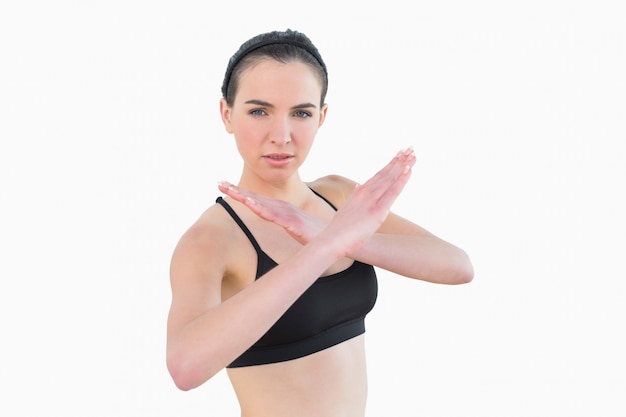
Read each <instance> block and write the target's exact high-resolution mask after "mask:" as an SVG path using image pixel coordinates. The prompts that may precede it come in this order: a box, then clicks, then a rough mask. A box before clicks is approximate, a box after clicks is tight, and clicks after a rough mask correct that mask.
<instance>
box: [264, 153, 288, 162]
mask: <svg viewBox="0 0 626 417" xmlns="http://www.w3.org/2000/svg"><path fill="white" fill-rule="evenodd" d="M263 158H267V159H272V160H275V161H282V160H285V159H292V158H293V155H290V154H286V153H271V154H268V155H263Z"/></svg>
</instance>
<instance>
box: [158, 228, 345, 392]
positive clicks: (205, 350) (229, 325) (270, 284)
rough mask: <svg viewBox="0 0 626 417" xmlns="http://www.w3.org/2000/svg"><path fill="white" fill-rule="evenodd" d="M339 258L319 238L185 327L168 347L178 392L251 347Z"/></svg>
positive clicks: (201, 379)
mask: <svg viewBox="0 0 626 417" xmlns="http://www.w3.org/2000/svg"><path fill="white" fill-rule="evenodd" d="M338 257H339V256H338V255H337V254H336V252H333V248H332V246H331V245H329V244H328V243H327V242H324V239H315V240H313V241H311V242H310V243H309V244H307V245H306V246H304V247H303V248H302V249H301V250H300V251H299V252H297V253H296V254H295V255H294V256H293V257H291V258H290V259H288V260H287V261H285V262H283V263H281V264H280V265H278V266H277V267H275V268H274V269H272V270H271V271H269V272H268V273H266V274H265V275H264V276H263V278H262V279H259V280H256V281H254V283H252V284H251V285H249V286H248V287H246V288H245V289H243V290H241V291H240V292H238V293H237V294H235V295H233V296H232V297H230V298H229V299H227V300H225V301H224V302H222V303H220V304H219V305H216V306H215V307H213V308H212V309H210V310H208V311H207V312H205V313H204V314H202V315H200V316H199V317H197V318H196V319H194V320H192V321H190V322H189V323H188V324H187V325H185V326H184V327H183V328H182V329H181V330H180V332H179V333H178V334H177V335H176V336H175V337H173V338H172V339H171V341H170V346H168V366H169V367H170V372H171V373H172V376H173V378H174V381H175V382H176V384H177V385H178V386H179V388H181V389H184V390H188V389H192V388H195V387H197V386H199V385H201V384H202V383H204V382H205V381H207V380H208V379H210V378H211V377H212V376H214V375H215V374H216V373H217V372H219V371H220V370H221V369H223V368H224V367H226V366H227V365H228V364H229V363H231V362H232V361H233V360H234V359H236V358H237V357H238V356H239V355H240V354H241V353H243V352H244V351H245V350H246V349H248V348H249V347H250V346H251V345H253V344H254V343H255V342H256V341H257V340H258V339H259V338H260V337H261V336H262V335H263V334H265V332H267V330H268V329H269V328H270V327H271V326H272V325H273V324H274V323H275V322H276V321H277V320H278V319H279V318H280V317H281V316H282V315H283V314H284V312H285V311H286V310H287V309H288V308H289V307H290V306H291V305H292V304H293V303H294V302H295V301H296V300H297V298H298V297H299V296H300V295H302V293H303V292H304V291H305V290H306V289H307V288H308V287H309V286H310V285H311V284H312V283H313V282H314V281H315V280H316V279H317V278H318V277H319V276H320V275H321V274H322V273H323V272H324V270H325V269H326V268H327V267H328V266H329V265H331V264H332V263H333V262H335V261H336V260H337V259H338Z"/></svg>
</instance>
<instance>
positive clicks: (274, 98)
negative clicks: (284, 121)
mask: <svg viewBox="0 0 626 417" xmlns="http://www.w3.org/2000/svg"><path fill="white" fill-rule="evenodd" d="M321 94H322V83H321V81H320V80H319V78H318V76H317V74H316V72H315V71H314V69H313V68H311V67H310V66H309V65H307V64H304V63H302V62H289V63H282V62H278V61H274V60H267V59H266V60H262V61H260V62H258V63H256V64H254V65H251V66H250V67H248V68H247V69H246V70H244V71H243V72H242V74H241V77H240V79H239V87H238V91H237V96H236V97H235V102H237V101H242V102H245V101H247V100H251V99H257V100H263V101H267V102H269V103H274V102H279V101H284V100H286V101H293V102H298V103H303V102H311V103H316V104H317V103H318V102H319V100H320V96H321Z"/></svg>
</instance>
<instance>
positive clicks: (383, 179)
mask: <svg viewBox="0 0 626 417" xmlns="http://www.w3.org/2000/svg"><path fill="white" fill-rule="evenodd" d="M415 161H416V159H415V154H414V152H413V149H411V148H409V149H406V150H404V151H401V152H398V154H397V155H396V156H395V157H394V158H393V159H392V160H391V162H389V163H388V164H387V165H386V166H385V167H384V168H383V169H381V170H380V171H378V173H376V175H374V176H373V177H372V178H370V179H369V180H368V181H367V182H365V184H363V185H361V186H357V187H356V188H355V189H354V190H353V191H352V193H351V194H350V195H349V196H348V199H347V200H346V202H345V204H344V205H343V206H341V208H340V209H339V210H338V211H337V214H335V216H334V218H333V220H332V221H331V222H330V223H329V225H328V226H327V227H326V228H325V229H324V231H323V232H322V233H321V234H320V235H324V236H320V237H322V238H324V239H326V240H327V241H328V243H329V244H332V245H335V248H336V249H337V251H338V253H339V254H340V255H341V256H349V255H350V254H351V253H354V252H355V251H356V250H357V249H358V248H359V247H360V246H361V245H362V244H363V243H365V242H366V241H367V240H368V239H369V238H370V237H371V236H372V234H374V233H375V232H376V231H377V230H378V228H379V227H380V226H381V224H382V223H383V222H384V221H385V219H386V218H387V215H388V214H389V211H390V208H391V205H392V204H393V202H394V201H395V200H396V198H397V197H398V195H400V192H401V191H402V190H403V189H404V186H405V185H406V183H407V182H408V180H409V178H410V176H411V169H412V167H413V165H415Z"/></svg>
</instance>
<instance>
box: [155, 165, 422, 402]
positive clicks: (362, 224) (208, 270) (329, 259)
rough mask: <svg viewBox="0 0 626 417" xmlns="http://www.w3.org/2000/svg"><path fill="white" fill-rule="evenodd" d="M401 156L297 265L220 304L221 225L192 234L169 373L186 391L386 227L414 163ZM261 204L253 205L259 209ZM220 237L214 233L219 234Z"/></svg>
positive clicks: (298, 256)
mask: <svg viewBox="0 0 626 417" xmlns="http://www.w3.org/2000/svg"><path fill="white" fill-rule="evenodd" d="M411 157H412V155H406V154H402V153H399V154H398V155H397V156H396V157H394V158H393V159H392V161H391V162H390V163H389V164H388V165H387V166H386V167H385V168H383V169H382V170H380V171H379V172H378V173H377V174H376V175H374V176H373V177H372V178H371V179H370V180H368V181H367V182H366V183H365V184H363V185H362V186H360V187H357V188H356V189H355V190H354V191H353V192H352V194H350V196H349V197H348V199H347V201H346V203H345V204H344V205H343V206H342V207H341V208H340V209H339V210H338V211H337V213H336V214H335V216H334V217H333V219H332V221H331V222H330V223H329V224H328V225H327V226H326V227H325V228H324V229H323V230H322V231H321V232H320V233H319V234H318V235H317V236H315V237H314V238H313V239H312V240H311V241H309V242H308V243H307V244H306V245H304V246H303V247H302V248H301V249H300V250H299V251H298V252H296V253H295V254H294V256H292V257H291V258H289V259H288V260H286V261H285V262H282V263H281V264H280V265H278V266H276V267H275V268H273V269H272V270H271V271H269V272H268V273H266V274H265V275H263V279H259V280H256V281H254V282H253V283H252V284H250V285H249V286H247V287H246V288H245V289H243V290H241V291H239V292H238V293H237V294H235V295H233V296H232V297H230V298H228V299H227V300H225V301H221V285H222V277H223V276H224V274H225V271H226V264H227V261H226V260H227V259H228V254H227V253H224V252H225V249H224V247H223V246H222V245H221V244H220V242H222V240H220V239H216V235H215V234H217V235H218V236H219V230H220V229H219V225H212V226H211V225H207V226H204V227H197V228H192V229H190V231H189V232H188V233H187V234H185V236H183V238H182V239H181V241H180V243H179V245H178V246H177V248H176V250H175V251H174V255H173V258H172V263H171V273H170V275H171V285H172V305H171V309H170V314H169V317H168V328H167V366H168V369H169V372H170V374H171V375H172V378H173V379H174V382H175V383H176V385H177V386H178V387H179V388H180V389H182V390H189V389H192V388H195V387H197V386H199V385H201V384H202V383H204V382H205V381H207V380H208V379H209V378H211V377H212V376H213V375H215V374H216V373H217V372H219V371H220V370H221V369H223V368H224V367H225V366H227V365H228V364H229V363H230V362H232V361H233V360H234V359H236V358H237V357H238V356H239V355H241V354H242V353H243V352H244V351H245V350H246V349H248V348H249V347H250V346H252V345H253V344H254V343H255V342H256V341H257V340H258V339H259V338H260V337H261V336H262V335H263V334H265V333H266V332H267V330H269V328H270V327H271V326H272V325H273V324H274V323H275V322H276V321H277V320H278V319H279V318H280V317H281V316H282V315H283V314H284V312H285V311H286V310H287V309H288V308H289V307H290V306H291V305H292V304H293V303H294V302H295V301H296V300H297V299H298V297H299V296H300V295H302V293H303V292H304V291H305V290H306V289H307V288H308V287H309V286H310V285H312V284H313V282H314V281H315V280H316V279H317V278H318V277H319V276H320V275H321V274H322V273H323V272H324V271H325V270H326V269H327V268H328V267H329V266H330V265H332V264H333V263H334V262H336V261H337V260H338V259H340V258H342V257H344V256H346V255H347V254H349V253H351V252H353V251H354V250H356V249H357V248H359V247H360V246H361V245H362V244H363V243H364V242H365V241H366V240H368V239H369V238H370V236H371V235H372V234H373V233H374V232H375V231H376V230H377V229H378V228H379V227H380V225H381V224H382V222H383V221H384V220H385V218H386V217H387V215H388V213H389V209H390V207H391V205H392V204H393V202H394V201H395V199H396V197H397V196H398V195H399V194H400V192H401V191H402V189H403V188H404V185H405V184H406V182H407V181H408V179H409V177H410V174H411V167H412V165H413V164H414V162H415V159H414V158H412V159H411ZM252 204H254V202H252ZM212 233H215V234H212Z"/></svg>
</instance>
